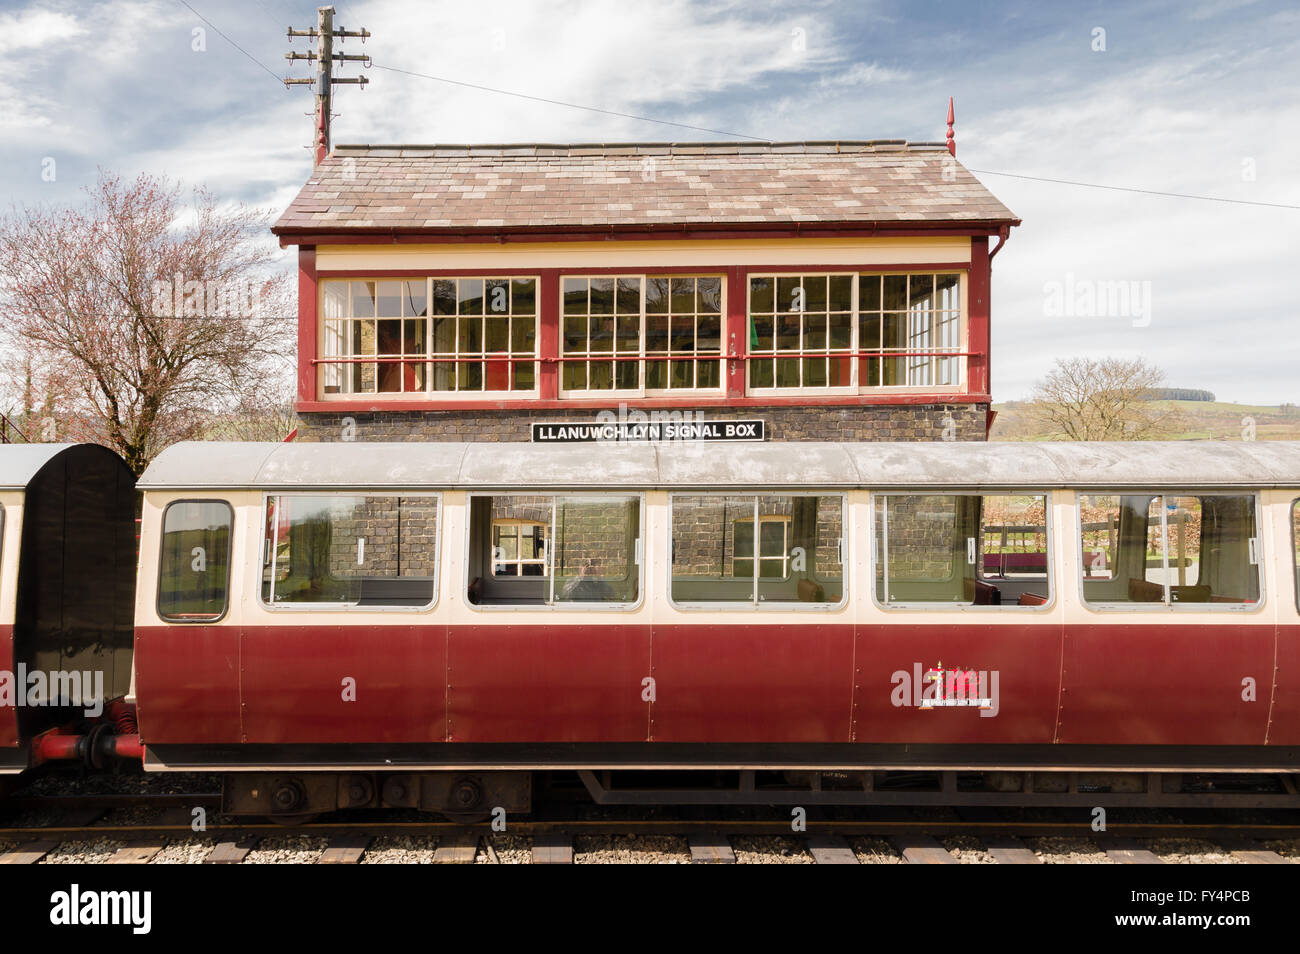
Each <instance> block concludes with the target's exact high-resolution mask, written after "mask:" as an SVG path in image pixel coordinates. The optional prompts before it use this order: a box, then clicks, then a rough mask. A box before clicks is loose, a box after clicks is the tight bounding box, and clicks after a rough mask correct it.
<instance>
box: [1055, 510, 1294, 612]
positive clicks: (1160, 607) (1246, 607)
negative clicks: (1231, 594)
mask: <svg viewBox="0 0 1300 954" xmlns="http://www.w3.org/2000/svg"><path fill="white" fill-rule="evenodd" d="M1148 493H1149V494H1150V495H1151V496H1152V497H1162V498H1168V497H1196V498H1198V499H1199V498H1201V497H1250V498H1251V499H1252V500H1253V501H1254V505H1255V506H1254V516H1255V536H1254V539H1255V540H1256V541H1258V542H1257V543H1256V558H1255V568H1256V570H1255V574H1256V578H1257V580H1258V583H1259V599H1258V600H1256V601H1255V602H1254V603H1175V602H1173V601H1172V600H1171V601H1170V602H1168V603H1166V602H1164V601H1163V600H1162V601H1161V602H1159V603H1136V602H1131V601H1130V602H1123V603H1094V602H1090V601H1089V600H1088V599H1087V597H1086V596H1085V593H1084V586H1083V584H1084V580H1085V579H1086V577H1085V576H1084V572H1083V570H1084V566H1083V558H1082V554H1083V505H1082V498H1084V497H1123V496H1133V495H1136V494H1141V495H1146V494H1148ZM1261 496H1262V495H1261V492H1260V491H1259V490H1250V491H1245V492H1243V491H1241V490H1177V489H1167V490H1162V489H1150V488H1145V487H1143V488H1138V489H1137V490H1129V491H1122V490H1094V491H1075V493H1074V501H1073V506H1074V526H1075V531H1076V532H1077V534H1078V537H1077V539H1078V541H1079V553H1080V559H1079V572H1078V574H1077V582H1076V586H1077V590H1076V592H1077V593H1078V597H1079V604H1080V605H1081V606H1082V607H1083V608H1084V609H1085V610H1087V611H1089V612H1092V613H1103V614H1104V613H1161V612H1164V613H1200V612H1212V613H1223V612H1227V613H1258V612H1262V611H1263V610H1264V609H1265V608H1266V607H1267V605H1268V593H1267V588H1266V585H1265V584H1266V578H1267V576H1268V574H1267V573H1265V572H1264V567H1265V558H1264V538H1263V528H1264V524H1263V522H1262V520H1263V512H1262V510H1261V509H1260V508H1261ZM1148 506H1150V505H1149V504H1148ZM1167 516H1168V515H1167V512H1166V511H1165V510H1164V509H1163V508H1161V517H1160V525H1161V528H1162V530H1161V532H1162V535H1163V536H1164V537H1165V553H1166V557H1167V556H1168V532H1167V528H1168V519H1167ZM1166 566H1167V564H1166ZM1198 579H1199V576H1198Z"/></svg>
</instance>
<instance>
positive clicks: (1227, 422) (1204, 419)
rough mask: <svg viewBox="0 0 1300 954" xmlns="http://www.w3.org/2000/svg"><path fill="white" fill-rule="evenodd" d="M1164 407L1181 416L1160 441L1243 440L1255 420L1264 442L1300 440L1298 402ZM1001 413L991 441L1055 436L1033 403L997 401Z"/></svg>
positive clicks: (1169, 403) (1170, 404) (1168, 403)
mask: <svg viewBox="0 0 1300 954" xmlns="http://www.w3.org/2000/svg"><path fill="white" fill-rule="evenodd" d="M1155 403H1156V404H1158V405H1160V406H1162V407H1168V408H1171V409H1175V410H1176V411H1177V412H1178V413H1177V419H1176V421H1175V423H1174V424H1173V425H1172V426H1171V428H1170V429H1169V430H1168V431H1167V432H1166V433H1162V434H1159V435H1157V437H1156V439H1158V440H1168V441H1190V440H1221V441H1222V440H1228V441H1239V440H1241V439H1242V434H1243V431H1244V430H1245V429H1246V428H1247V427H1248V426H1249V424H1250V423H1251V422H1252V421H1253V422H1254V427H1255V439H1256V440H1260V441H1293V440H1300V407H1297V406H1296V405H1294V404H1283V405H1280V406H1277V405H1258V404H1230V403H1227V402H1223V401H1204V400H1193V401H1157V402H1155ZM993 410H995V411H997V412H998V417H997V420H996V421H994V422H993V431H992V433H990V434H989V439H990V440H995V441H1044V440H1052V439H1053V435H1050V434H1047V433H1045V431H1044V429H1043V428H1042V426H1041V425H1040V424H1039V423H1038V422H1037V421H1036V420H1035V419H1034V418H1033V416H1032V415H1031V413H1030V410H1029V404H1028V403H1027V402H1024V401H1009V402H1007V403H1006V404H994V405H993Z"/></svg>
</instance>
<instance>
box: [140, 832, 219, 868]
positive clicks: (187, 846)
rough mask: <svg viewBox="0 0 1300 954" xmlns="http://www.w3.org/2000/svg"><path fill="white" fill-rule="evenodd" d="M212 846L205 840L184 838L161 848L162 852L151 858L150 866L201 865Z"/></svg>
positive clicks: (209, 841)
mask: <svg viewBox="0 0 1300 954" xmlns="http://www.w3.org/2000/svg"><path fill="white" fill-rule="evenodd" d="M213 847H214V845H213V842H212V841H211V840H210V839H207V838H184V839H181V840H180V841H173V842H171V843H169V844H167V845H164V846H163V849H162V851H160V852H158V854H156V855H154V856H153V860H152V861H150V862H149V864H151V865H197V864H202V863H203V859H204V858H206V857H207V856H208V855H209V854H210V853H211V852H212V849H213Z"/></svg>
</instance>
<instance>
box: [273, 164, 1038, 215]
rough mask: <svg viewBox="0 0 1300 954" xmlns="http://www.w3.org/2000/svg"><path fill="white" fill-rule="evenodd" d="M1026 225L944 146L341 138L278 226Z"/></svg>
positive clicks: (286, 211)
mask: <svg viewBox="0 0 1300 954" xmlns="http://www.w3.org/2000/svg"><path fill="white" fill-rule="evenodd" d="M793 223H817V224H820V225H835V224H843V225H845V226H862V225H872V224H875V223H881V224H886V223H889V224H900V223H901V224H906V223H918V224H922V225H952V224H956V225H958V226H960V225H962V224H970V225H972V227H975V226H976V224H977V223H978V224H981V225H984V226H985V227H986V228H987V227H988V226H989V225H990V224H991V225H994V226H997V225H1015V224H1018V223H1019V219H1017V218H1016V216H1015V215H1014V214H1013V213H1012V212H1011V211H1010V210H1009V209H1008V208H1007V207H1006V206H1004V205H1003V204H1002V203H1001V202H999V201H998V200H997V199H996V198H995V197H994V196H993V194H992V193H991V192H989V191H988V189H986V188H985V187H984V185H983V184H982V183H980V182H979V180H978V179H976V178H975V177H974V176H973V175H971V173H970V172H969V171H967V170H966V168H965V167H964V166H962V165H961V164H960V163H958V162H956V161H955V160H953V159H952V158H951V157H950V156H949V155H948V152H947V150H946V149H945V147H944V144H943V143H908V142H904V141H901V140H874V141H869V142H790V143H625V144H614V145H609V144H604V145H539V144H528V145H502V146H468V145H467V146H452V145H435V146H402V145H398V146H337V147H335V149H334V151H333V152H332V153H331V154H330V155H329V156H328V157H327V158H326V159H325V161H324V162H322V163H321V165H320V166H319V167H318V168H317V169H316V170H315V171H314V172H313V174H312V177H311V178H310V179H308V180H307V184H306V185H305V186H303V188H302V191H301V192H299V193H298V196H297V197H296V198H295V199H294V200H293V202H292V203H291V204H290V205H289V207H288V209H286V210H285V212H284V214H283V215H282V216H281V217H280V219H279V221H277V222H276V223H275V225H274V226H273V228H272V231H274V232H275V233H276V234H279V235H282V236H292V235H293V234H294V233H309V232H336V231H338V232H365V231H370V232H391V231H419V232H437V231H447V232H462V231H488V232H491V231H528V230H552V229H559V230H564V229H579V228H582V227H595V228H607V227H608V228H625V229H632V230H635V229H645V228H655V227H659V226H668V227H677V226H686V225H690V226H706V227H707V226H712V227H719V228H767V227H772V226H778V225H779V226H788V225H790V224H793Z"/></svg>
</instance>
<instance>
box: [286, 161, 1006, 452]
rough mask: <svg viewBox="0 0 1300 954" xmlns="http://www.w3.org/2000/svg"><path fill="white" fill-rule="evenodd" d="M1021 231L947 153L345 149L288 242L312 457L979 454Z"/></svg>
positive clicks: (312, 188) (311, 191)
mask: <svg viewBox="0 0 1300 954" xmlns="http://www.w3.org/2000/svg"><path fill="white" fill-rule="evenodd" d="M1017 224H1019V220H1018V219H1017V218H1016V217H1015V216H1014V215H1013V214H1012V213H1011V212H1010V211H1009V210H1008V209H1007V208H1006V207H1005V206H1004V205H1002V203H1001V202H999V201H998V200H997V199H996V198H995V197H994V196H993V195H992V194H991V193H990V192H989V191H988V190H987V189H985V187H984V186H983V185H982V184H981V183H980V182H978V181H977V180H976V179H975V178H974V177H973V176H972V175H971V174H970V173H969V172H968V171H967V170H966V169H965V168H964V167H962V166H961V165H960V164H959V163H958V162H957V161H956V159H955V158H954V155H953V154H952V150H951V148H950V144H943V143H908V142H902V141H872V142H793V143H772V144H767V143H764V144H750V143H740V144H736V143H726V144H711V143H703V144H700V143H692V144H673V143H651V144H627V145H512V146H339V147H336V148H335V149H334V150H333V152H332V153H331V154H330V155H329V156H327V157H325V158H324V159H323V161H322V162H321V163H320V164H319V165H318V166H317V168H316V169H315V171H314V173H313V175H312V177H311V179H309V180H308V182H307V184H306V185H305V186H304V188H303V189H302V191H301V192H300V193H299V195H298V196H297V198H295V199H294V201H293V202H292V204H291V205H290V206H289V208H288V209H287V210H286V211H285V213H284V215H283V216H282V217H281V218H280V219H279V221H278V222H277V223H276V224H275V226H274V232H275V234H276V235H278V236H279V239H280V241H281V243H282V244H283V245H286V246H287V245H294V246H297V247H298V249H299V305H298V307H299V339H298V362H299V363H298V411H299V413H300V416H301V418H302V422H303V425H302V428H301V430H300V439H307V440H336V439H341V438H347V439H355V440H362V441H392V440H423V441H483V440H487V441H521V440H522V441H527V440H530V439H533V440H538V439H548V438H549V437H555V436H556V435H558V436H559V439H584V438H590V436H591V433H592V432H591V431H590V430H583V429H582V428H580V427H578V425H581V424H584V423H590V422H593V421H597V422H599V421H605V422H608V421H610V420H613V419H615V418H616V417H617V419H618V420H622V421H630V422H633V423H635V422H638V421H646V420H652V419H658V420H661V421H670V422H671V421H686V422H701V421H702V422H718V423H719V425H720V424H722V423H726V422H749V423H748V424H746V425H744V426H742V427H738V428H736V429H738V430H740V431H742V432H743V433H742V434H741V435H740V436H742V437H743V436H748V437H749V438H751V439H752V438H754V437H756V436H757V437H759V438H761V439H766V440H781V441H804V440H853V441H860V440H939V439H945V438H946V439H956V440H984V439H985V438H986V436H987V430H988V424H989V417H990V415H989V404H990V400H991V398H990V382H989V357H990V356H989V347H990V295H989V290H990V263H991V259H992V257H993V255H994V254H995V253H996V251H997V250H999V249H1000V248H1001V245H1002V243H1004V242H1005V241H1006V239H1007V236H1008V233H1009V230H1010V228H1011V227H1012V226H1014V225H1017ZM569 425H573V427H570V426H569Z"/></svg>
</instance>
